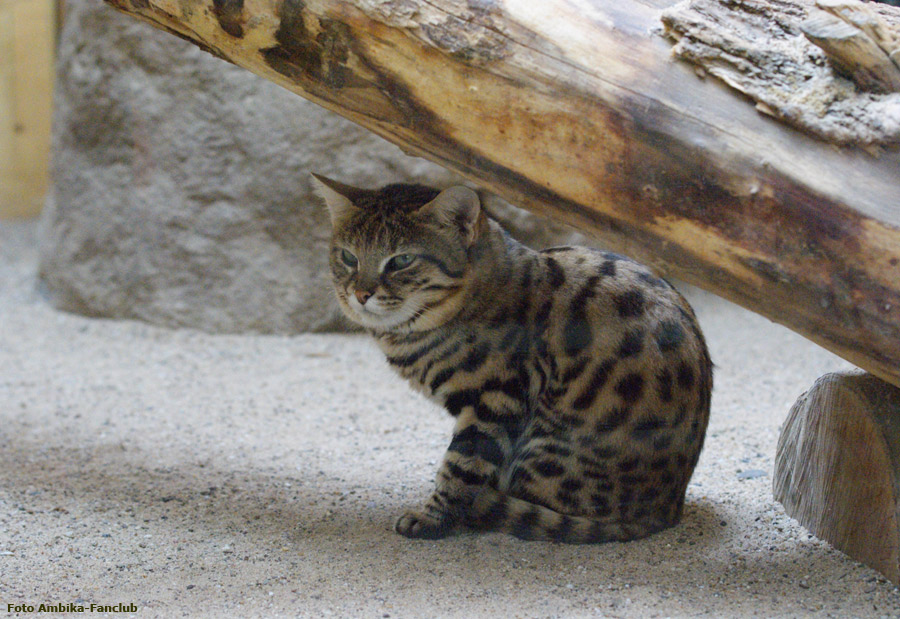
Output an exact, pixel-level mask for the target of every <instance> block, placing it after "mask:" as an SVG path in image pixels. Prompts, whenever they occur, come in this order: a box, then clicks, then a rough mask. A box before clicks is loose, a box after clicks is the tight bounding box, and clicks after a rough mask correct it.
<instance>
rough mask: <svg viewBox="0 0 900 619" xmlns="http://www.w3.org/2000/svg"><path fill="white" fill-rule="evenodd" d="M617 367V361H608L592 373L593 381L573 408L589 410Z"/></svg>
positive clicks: (590, 381) (573, 404)
mask: <svg viewBox="0 0 900 619" xmlns="http://www.w3.org/2000/svg"><path fill="white" fill-rule="evenodd" d="M615 366H616V361H615V360H613V359H607V360H606V361H604V362H603V363H601V364H600V365H598V366H597V367H596V368H594V371H593V372H592V373H591V379H590V380H589V381H588V384H587V386H586V387H585V388H584V391H582V392H581V394H580V395H579V396H578V397H576V398H575V400H574V401H573V402H572V408H574V409H575V410H585V409H586V408H589V407H590V406H591V405H592V404H593V403H594V400H595V399H596V398H597V394H599V393H600V390H601V389H603V386H604V385H606V382H607V381H608V380H609V376H610V374H611V373H612V371H613V368H615Z"/></svg>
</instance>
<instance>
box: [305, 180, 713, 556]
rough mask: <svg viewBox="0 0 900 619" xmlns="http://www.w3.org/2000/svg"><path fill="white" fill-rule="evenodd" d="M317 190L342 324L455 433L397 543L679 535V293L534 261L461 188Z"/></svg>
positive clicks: (630, 268) (683, 417) (603, 262)
mask: <svg viewBox="0 0 900 619" xmlns="http://www.w3.org/2000/svg"><path fill="white" fill-rule="evenodd" d="M316 179H317V180H318V182H319V184H320V189H321V192H322V194H323V196H324V198H325V201H326V203H327V205H328V209H329V211H330V214H331V220H332V225H333V238H332V247H331V260H330V263H331V270H332V274H333V279H334V287H335V291H336V293H337V297H338V300H339V302H340V306H341V308H342V310H343V311H344V313H345V314H346V315H347V316H348V317H349V318H350V319H351V320H353V321H354V322H356V323H358V324H360V325H362V326H363V327H365V328H366V329H367V330H368V331H369V333H371V335H372V336H373V337H374V338H375V340H376V341H377V342H378V345H379V346H380V347H381V349H382V350H383V351H384V353H385V355H387V359H388V362H389V363H390V365H391V366H392V367H393V368H394V369H395V370H396V371H397V372H398V373H399V374H400V375H401V376H403V377H404V378H406V379H408V380H409V381H410V383H411V384H412V385H413V386H414V387H416V388H418V389H419V390H420V391H422V392H424V393H425V394H426V395H428V396H429V397H430V398H431V399H432V400H434V401H435V402H438V403H439V404H441V405H442V406H443V407H444V408H446V409H447V411H448V412H449V413H450V414H451V415H452V416H453V417H454V418H455V420H456V427H455V429H454V433H453V439H452V441H451V442H450V447H449V448H448V450H447V453H446V455H445V457H444V462H443V464H442V465H441V468H440V470H439V471H438V474H437V481H436V488H435V490H434V492H433V494H432V495H431V498H429V499H428V500H427V501H426V503H425V504H424V506H423V507H422V508H421V509H419V510H415V511H409V512H407V513H406V514H404V515H403V516H401V517H400V519H399V520H398V521H397V523H396V526H395V528H396V530H397V531H398V532H399V533H401V534H403V535H405V536H407V537H417V538H440V537H444V536H446V535H448V534H449V533H450V532H451V531H452V530H453V529H454V528H455V527H457V526H458V525H465V526H470V527H475V528H481V529H490V530H500V531H506V532H508V533H512V534H513V535H516V536H518V537H521V538H525V539H541V540H556V541H561V542H571V543H579V542H604V541H610V540H618V541H624V540H630V539H635V538H639V537H644V536H646V535H650V534H652V533H654V532H656V531H659V530H661V529H664V528H666V527H669V526H672V525H673V524H675V523H676V522H678V520H679V518H680V516H681V512H682V508H683V505H684V496H685V489H686V487H687V484H688V480H689V479H690V477H691V473H692V472H693V470H694V466H695V465H696V463H697V459H698V457H699V454H700V449H701V447H702V445H703V438H704V434H705V431H706V425H707V421H708V418H709V406H710V392H711V389H712V364H711V363H710V360H709V354H708V352H707V349H706V345H705V343H704V340H703V336H702V334H701V332H700V328H699V327H698V325H697V321H696V318H695V317H694V313H693V312H692V310H691V308H690V306H689V305H688V303H687V301H685V299H684V298H683V297H682V296H681V295H680V294H679V293H678V292H676V291H675V289H673V288H672V287H671V286H670V285H669V284H668V283H667V282H665V281H664V280H662V279H660V278H658V277H656V276H655V275H653V273H651V272H650V271H649V270H648V269H647V268H645V267H644V266H642V265H640V264H638V263H636V262H634V261H632V260H629V259H627V258H625V257H623V256H619V255H617V254H612V253H608V252H600V251H595V250H591V249H586V248H582V247H554V248H551V249H545V250H543V251H539V252H538V251H533V250H531V249H528V248H526V247H525V246H523V245H521V244H519V243H518V242H516V241H515V240H513V239H512V238H510V236H509V235H507V234H506V233H505V232H504V231H503V230H502V229H501V228H500V226H499V225H498V224H497V223H496V222H495V221H493V220H492V219H490V218H489V217H488V216H487V214H486V213H485V211H484V210H483V209H482V208H481V203H480V200H479V197H478V194H477V193H475V192H474V191H472V190H471V189H468V188H466V187H462V186H457V187H451V188H449V189H447V190H445V191H437V190H435V189H430V188H428V187H423V186H421V185H401V184H396V185H388V186H386V187H383V188H381V189H377V190H371V191H370V190H364V189H357V188H354V187H349V186H347V185H343V184H341V183H338V182H336V181H332V180H329V179H326V178H324V177H321V176H316Z"/></svg>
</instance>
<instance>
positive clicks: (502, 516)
mask: <svg viewBox="0 0 900 619" xmlns="http://www.w3.org/2000/svg"><path fill="white" fill-rule="evenodd" d="M468 524H469V526H471V527H473V528H476V529H483V530H488V531H501V532H504V533H509V534H511V535H515V536H516V537H518V538H521V539H524V540H532V541H553V542H562V543H565V544H599V543H602V542H627V541H629V540H633V539H640V538H642V537H647V536H648V535H652V534H653V533H656V532H657V531H661V530H662V529H666V528H668V527H670V526H672V525H673V524H675V521H672V520H671V519H668V520H667V519H664V518H661V517H652V516H648V517H645V518H643V519H642V520H640V521H638V522H620V521H613V520H611V519H608V518H607V519H602V518H590V517H588V516H570V515H567V514H561V513H559V512H557V511H554V510H552V509H550V508H549V507H545V506H543V505H538V504H536V503H529V502H528V501H525V500H523V499H519V498H516V497H513V496H510V495H508V494H504V493H502V492H500V491H498V490H495V489H493V488H487V487H486V488H484V489H482V490H481V491H480V492H479V494H478V496H477V497H476V498H475V501H474V503H473V504H472V512H471V513H470V520H469V522H468Z"/></svg>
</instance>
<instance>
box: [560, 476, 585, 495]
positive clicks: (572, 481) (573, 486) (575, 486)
mask: <svg viewBox="0 0 900 619" xmlns="http://www.w3.org/2000/svg"><path fill="white" fill-rule="evenodd" d="M559 487H560V488H562V489H563V490H564V491H566V492H578V491H579V490H581V489H582V488H583V487H584V482H583V481H582V480H580V479H576V478H575V477H567V478H566V479H564V480H563V482H562V483H561V484H560V485H559Z"/></svg>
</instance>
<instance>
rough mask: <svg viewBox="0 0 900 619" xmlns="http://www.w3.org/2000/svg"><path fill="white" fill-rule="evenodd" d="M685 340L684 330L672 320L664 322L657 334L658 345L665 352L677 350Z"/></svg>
mask: <svg viewBox="0 0 900 619" xmlns="http://www.w3.org/2000/svg"><path fill="white" fill-rule="evenodd" d="M683 340H684V329H682V328H681V325H680V324H678V323H677V322H674V321H672V320H666V321H664V322H663V323H662V324H661V325H660V327H659V330H658V331H657V333H656V344H657V345H658V346H659V349H660V350H661V351H663V352H669V351H672V350H675V349H676V348H678V347H679V346H680V345H681V342H682V341H683Z"/></svg>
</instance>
